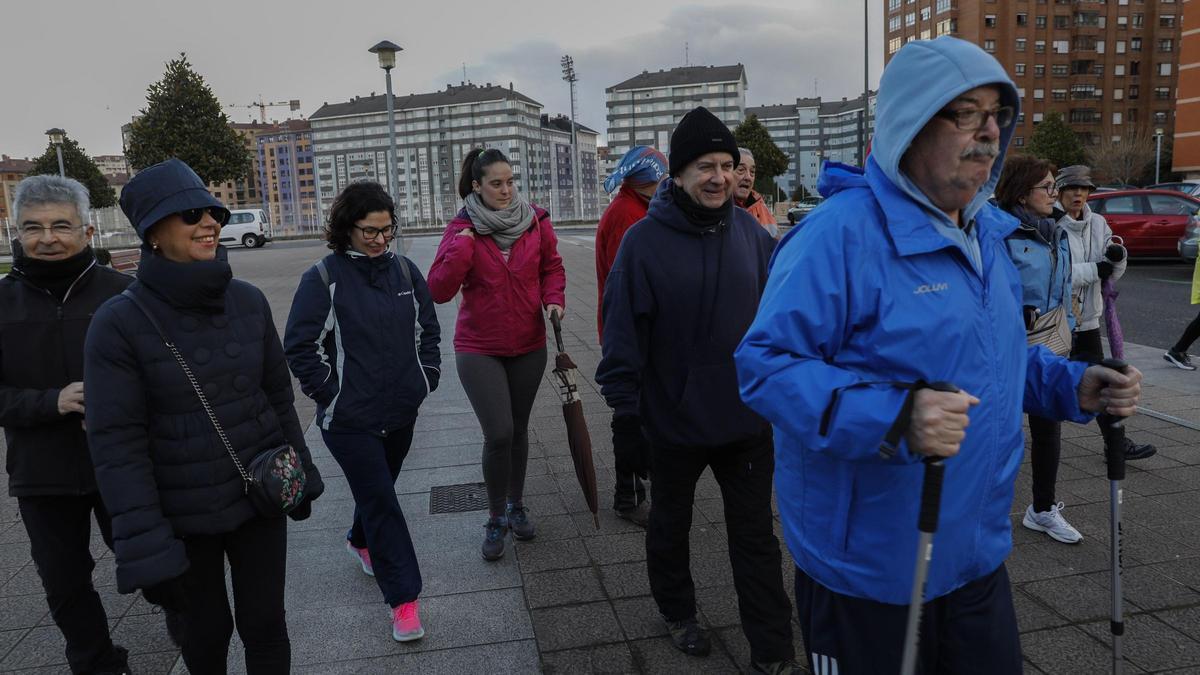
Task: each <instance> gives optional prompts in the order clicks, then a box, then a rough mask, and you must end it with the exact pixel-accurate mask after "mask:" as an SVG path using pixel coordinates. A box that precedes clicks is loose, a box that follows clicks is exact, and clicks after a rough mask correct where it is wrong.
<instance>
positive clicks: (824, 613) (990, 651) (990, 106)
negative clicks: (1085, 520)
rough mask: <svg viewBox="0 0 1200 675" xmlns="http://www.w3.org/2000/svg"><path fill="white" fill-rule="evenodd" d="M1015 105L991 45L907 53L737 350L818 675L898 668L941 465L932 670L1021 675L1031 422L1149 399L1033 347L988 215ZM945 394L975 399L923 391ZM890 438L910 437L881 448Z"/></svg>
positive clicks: (1015, 280)
mask: <svg viewBox="0 0 1200 675" xmlns="http://www.w3.org/2000/svg"><path fill="white" fill-rule="evenodd" d="M1018 106H1019V100H1018V95H1017V91H1016V87H1015V86H1014V85H1013V84H1012V82H1011V81H1010V80H1009V78H1008V76H1007V74H1006V73H1005V71H1004V69H1003V68H1002V67H1001V66H1000V64H999V63H997V62H996V60H995V59H994V58H992V57H991V56H989V55H988V54H986V53H985V52H984V51H983V50H981V49H980V48H979V47H977V46H975V45H972V44H970V43H967V42H964V41H962V40H958V39H955V38H950V37H942V38H938V39H936V40H933V41H921V42H913V43H910V44H908V45H905V46H904V48H903V49H901V50H900V51H899V52H898V53H897V54H896V55H895V57H894V58H893V59H892V61H891V63H890V64H889V65H888V67H887V69H886V70H885V71H884V74H883V78H882V80H881V82H880V88H879V99H878V106H877V109H876V114H877V118H876V119H877V126H876V133H875V138H874V142H873V145H872V147H873V154H872V155H871V157H870V159H869V161H868V162H867V168H866V170H865V172H864V171H863V170H861V169H857V168H852V167H847V166H841V165H836V164H827V165H826V166H825V169H824V172H823V174H822V178H821V185H820V189H821V192H822V194H823V195H825V197H826V200H825V201H824V202H823V203H822V205H821V206H820V207H818V208H817V209H816V210H814V211H813V212H812V213H811V214H809V216H808V217H807V218H806V219H805V224H804V227H803V228H801V229H799V230H798V231H794V232H791V233H789V234H788V236H787V237H785V238H784V240H783V242H782V243H781V244H780V247H779V249H778V250H777V251H776V253H775V255H774V258H773V260H772V262H771V269H770V277H769V281H768V283H767V288H766V291H765V293H764V295H763V299H762V301H761V303H760V306H759V311H758V315H757V316H756V318H755V321H754V323H753V325H752V326H751V327H750V330H749V331H748V333H747V334H746V336H745V338H744V340H743V341H742V343H741V345H740V346H739V347H738V350H737V353H736V358H737V364H738V370H739V381H740V384H741V392H742V397H743V399H744V400H745V401H746V402H747V403H748V404H749V405H750V406H751V407H752V408H753V409H755V410H756V411H758V412H759V413H760V414H762V415H763V416H764V417H766V418H767V419H768V420H770V421H771V423H772V424H773V425H774V427H775V439H776V480H775V487H776V497H777V500H778V504H779V513H780V517H781V519H782V521H783V526H784V535H785V538H786V539H787V543H788V546H789V548H790V549H791V552H792V555H793V557H794V558H795V560H796V565H797V569H796V605H797V611H798V614H799V620H800V625H801V629H802V632H803V637H804V643H805V647H806V648H807V650H808V655H809V659H810V662H811V663H812V666H813V668H814V670H817V672H841V673H895V672H896V671H897V670H898V669H899V665H900V658H901V654H902V651H903V639H904V626H905V618H906V615H907V609H908V608H907V607H906V605H907V603H908V600H909V594H910V592H911V588H912V581H913V573H914V560H915V557H916V548H917V531H916V527H915V526H916V523H917V507H918V502H919V499H920V498H919V495H920V491H921V482H922V477H923V469H922V467H921V464H920V460H921V459H923V458H924V457H928V456H936V457H943V458H949V459H948V460H947V461H946V464H945V467H946V472H945V487H944V491H943V494H942V498H941V520H940V524H939V529H938V532H937V534H936V536H935V538H934V556H933V560H932V563H931V566H930V570H929V578H928V584H927V586H926V596H925V599H926V603H927V606H926V608H925V611H924V613H923V618H922V625H921V633H920V634H921V651H920V660H921V669H922V672H926V673H964V672H970V673H1006V674H1007V673H1019V672H1021V668H1022V665H1021V654H1020V645H1019V641H1018V637H1017V627H1016V617H1015V613H1014V610H1013V605H1012V597H1011V591H1010V589H1009V585H1008V576H1007V573H1006V572H1005V569H1004V559H1005V558H1006V557H1007V556H1008V553H1009V551H1010V550H1011V548H1012V535H1011V523H1010V521H1009V511H1010V507H1011V505H1012V500H1013V482H1014V479H1015V477H1016V474H1017V470H1018V468H1019V466H1020V463H1021V458H1022V451H1023V446H1024V443H1023V439H1022V434H1021V412H1022V408H1024V410H1025V411H1028V412H1031V413H1034V414H1037V415H1041V416H1043V417H1047V418H1052V419H1070V420H1074V421H1080V422H1082V421H1086V420H1087V419H1089V418H1090V414H1091V412H1095V411H1099V410H1100V409H1102V408H1104V409H1106V410H1107V411H1108V412H1110V413H1113V414H1118V415H1128V414H1132V412H1133V409H1134V406H1135V404H1136V401H1137V398H1138V396H1139V394H1140V391H1141V388H1140V380H1141V374H1140V373H1138V372H1137V371H1136V370H1135V369H1132V368H1131V369H1129V370H1128V371H1127V372H1126V373H1125V374H1122V373H1119V372H1117V371H1114V370H1109V369H1107V368H1102V367H1099V366H1092V367H1088V366H1087V364H1082V363H1072V362H1069V361H1066V360H1064V359H1061V358H1058V357H1055V356H1053V355H1051V354H1050V352H1049V351H1047V350H1045V349H1044V348H1042V347H1036V348H1027V347H1026V342H1025V328H1024V324H1023V322H1022V316H1021V300H1020V298H1021V289H1020V279H1019V277H1018V275H1017V272H1016V269H1015V267H1014V266H1013V264H1012V262H1011V260H1010V259H1009V257H1008V255H1007V253H1006V251H1005V243H1004V240H1005V237H1006V236H1007V235H1008V234H1010V233H1011V232H1012V231H1013V230H1014V229H1016V227H1017V221H1016V220H1015V219H1014V218H1012V217H1011V216H1009V215H1007V214H1005V213H1003V212H1001V211H1000V210H999V209H998V208H996V207H994V206H991V205H989V204H987V199H988V197H989V195H990V194H991V192H992V189H993V188H994V187H995V185H996V182H997V180H998V179H999V175H1000V169H1001V164H1002V162H1003V156H1004V151H1005V149H1006V148H1007V146H1008V143H1009V140H1010V138H1011V136H1012V133H1013V129H1012V122H1013V120H1014V119H1015V117H1016V114H1017V109H1018ZM937 381H946V382H950V383H953V384H954V385H956V386H957V387H958V388H959V389H960V390H961V391H959V392H957V393H953V392H943V391H936V390H934V389H931V388H921V387H920V386H919V385H917V386H915V387H914V386H913V384H914V383H919V382H937ZM910 396H911V399H910V398H909V397H910ZM906 402H907V403H909V404H911V415H906V414H904V413H902V412H901V411H902V409H905V408H907V407H908V406H906V405H905V404H906ZM968 424H970V428H969V429H968V428H967V425H968ZM893 427H896V429H905V428H906V429H907V430H906V431H905V432H904V433H903V434H901V435H899V437H894V440H895V441H896V442H894V443H885V442H884V441H885V440H887V439H888V437H889V436H894V434H896V433H898V432H896V431H893ZM889 432H892V433H889Z"/></svg>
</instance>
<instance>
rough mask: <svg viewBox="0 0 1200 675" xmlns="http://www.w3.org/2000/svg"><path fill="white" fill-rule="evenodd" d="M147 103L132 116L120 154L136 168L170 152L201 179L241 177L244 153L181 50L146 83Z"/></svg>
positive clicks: (247, 158)
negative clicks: (126, 144)
mask: <svg viewBox="0 0 1200 675" xmlns="http://www.w3.org/2000/svg"><path fill="white" fill-rule="evenodd" d="M146 102H147V103H148V105H147V106H146V108H145V109H144V110H142V111H141V113H142V115H141V117H139V118H137V119H136V120H134V122H133V125H132V129H131V132H130V138H129V147H128V148H127V149H126V157H127V158H128V159H129V164H130V165H131V166H132V167H133V168H134V169H136V170H140V169H144V168H146V167H147V166H150V165H151V164H156V163H158V162H161V161H163V160H166V159H170V158H171V157H178V158H179V159H181V160H183V161H184V162H186V163H187V164H188V166H190V167H192V169H193V170H194V171H195V172H196V173H197V174H198V175H199V176H200V178H201V179H202V180H204V181H205V182H208V183H223V182H225V181H229V180H237V179H240V178H244V177H246V175H247V174H248V173H249V172H250V153H249V152H248V151H247V150H246V147H245V145H243V143H242V138H241V137H240V136H239V135H238V133H237V132H236V131H234V130H233V128H232V127H230V126H229V117H228V116H226V115H225V113H224V111H222V110H221V103H220V102H219V101H218V100H217V97H216V96H215V95H214V94H213V92H212V89H211V88H210V87H209V86H208V84H206V83H205V82H204V78H203V77H201V76H200V75H199V74H198V73H197V72H196V71H195V70H192V64H191V63H189V62H188V59H187V54H180V55H179V58H178V59H175V60H174V61H171V62H169V63H167V70H166V72H165V73H163V78H162V79H161V80H159V81H158V82H155V83H154V84H152V85H150V87H149V88H148V89H147V93H146Z"/></svg>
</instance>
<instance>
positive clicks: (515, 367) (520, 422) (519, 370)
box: [454, 347, 546, 516]
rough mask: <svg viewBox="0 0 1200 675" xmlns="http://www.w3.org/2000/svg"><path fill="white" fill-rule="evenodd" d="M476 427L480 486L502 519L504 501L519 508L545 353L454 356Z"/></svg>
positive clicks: (496, 514) (494, 512)
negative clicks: (479, 430)
mask: <svg viewBox="0 0 1200 675" xmlns="http://www.w3.org/2000/svg"><path fill="white" fill-rule="evenodd" d="M454 357H455V362H456V364H457V366H458V379H459V380H460V381H462V385H463V389H465V390H466V392H467V398H468V399H470V400H471V407H472V408H474V409H475V416H476V417H478V418H479V426H480V427H482V429H483V481H484V483H486V484H487V492H488V509H489V510H490V511H491V515H492V516H501V515H504V504H505V501H509V502H513V503H518V502H520V501H521V498H522V496H523V495H522V493H523V492H524V490H525V467H526V465H527V464H528V463H529V414H530V413H531V412H532V411H533V400H534V398H535V397H536V396H537V390H538V386H539V385H540V384H541V381H542V375H544V374H545V372H546V348H545V347H543V348H541V349H539V350H537V351H535V352H529V353H528V354H522V355H520V356H488V355H486V354H471V353H467V352H458V353H457V354H455V355H454Z"/></svg>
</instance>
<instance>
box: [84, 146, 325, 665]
mask: <svg viewBox="0 0 1200 675" xmlns="http://www.w3.org/2000/svg"><path fill="white" fill-rule="evenodd" d="M121 209H122V210H123V211H124V212H125V215H126V216H128V217H129V221H130V222H131V223H132V224H133V226H134V228H135V229H136V230H137V233H138V236H140V237H141V238H142V259H141V264H140V266H139V268H138V271H137V281H135V282H134V283H133V284H132V285H131V286H130V287H129V292H131V293H132V294H133V296H135V297H136V300H137V302H136V303H135V302H134V299H133V298H130V297H127V296H124V295H119V296H116V297H114V298H113V299H111V300H110V301H108V302H107V303H105V304H104V305H103V306H102V307H101V308H100V309H99V310H98V311H97V312H96V316H95V318H94V319H93V321H92V324H91V328H90V330H89V331H88V336H87V342H86V346H85V350H84V351H85V356H84V359H85V361H84V364H85V365H84V373H85V374H84V386H85V387H92V389H90V390H89V391H102V392H105V395H104V396H102V397H96V398H91V399H90V400H89V401H88V405H87V412H86V419H87V429H88V442H89V445H90V447H91V453H92V459H93V461H94V463H95V465H96V482H97V483H98V485H99V488H100V493H101V495H102V496H103V498H104V502H105V504H106V505H107V506H108V508H109V511H110V512H111V513H112V518H113V540H114V550H115V551H116V558H117V588H118V590H119V591H120V592H122V593H132V592H133V591H135V590H138V589H141V591H142V595H143V596H144V597H145V598H146V600H147V601H149V602H151V603H153V604H156V605H159V606H160V607H162V609H163V610H164V612H165V615H166V620H167V629H168V631H169V632H170V634H171V637H172V639H174V640H175V642H176V643H177V644H179V645H180V647H181V648H182V651H183V660H184V663H185V664H186V665H187V667H188V670H189V671H190V672H192V673H224V672H226V669H227V665H226V663H227V657H228V652H229V640H230V637H231V636H232V633H233V628H234V624H235V622H234V617H233V616H231V615H230V607H229V597H228V594H227V592H226V590H225V562H226V560H228V562H229V567H230V571H231V576H232V579H233V603H234V607H235V612H234V614H235V615H236V626H237V630H238V635H239V636H240V637H241V639H242V643H243V644H244V645H245V653H246V670H247V672H249V673H286V672H288V670H289V668H290V666H291V646H290V643H289V641H288V633H287V625H286V623H285V621H284V604H283V590H284V574H285V563H286V549H287V527H286V521H285V520H284V519H283V518H282V517H280V518H266V517H262V516H259V515H258V514H257V513H256V512H255V509H254V506H253V505H252V504H251V502H250V499H249V497H247V494H246V490H245V487H244V484H243V481H242V478H241V475H240V474H239V472H238V468H237V466H235V464H234V462H233V458H232V457H230V456H229V454H228V452H227V450H226V449H225V445H224V443H223V441H222V439H221V438H219V437H218V434H217V432H216V430H215V428H214V426H213V424H212V422H211V420H210V419H209V418H208V415H207V414H206V413H205V411H204V409H203V406H202V404H201V402H200V400H199V397H198V396H197V395H196V392H195V391H194V389H193V386H192V384H191V383H190V382H189V379H188V377H187V376H185V374H184V372H183V370H182V368H181V367H180V365H179V363H177V362H176V361H175V359H174V357H173V356H172V354H171V353H170V351H169V350H168V348H167V346H166V345H165V344H164V342H163V338H162V337H161V336H160V334H159V332H158V329H156V328H155V326H154V324H153V323H152V321H151V318H150V316H153V317H154V319H155V320H157V323H158V324H159V325H160V326H161V327H162V329H163V330H164V331H165V333H166V336H167V338H168V339H170V340H171V341H172V343H173V344H174V345H175V347H176V348H177V349H178V350H179V352H180V354H181V355H182V356H183V358H184V360H185V361H186V362H187V363H188V366H189V368H190V369H191V370H192V372H193V373H194V376H195V380H196V386H198V387H199V388H200V389H201V390H202V391H203V392H204V395H205V397H206V398H207V399H208V402H209V404H210V405H211V407H212V409H213V411H214V413H215V415H216V417H217V418H218V420H219V421H220V424H221V427H222V428H223V429H224V433H225V435H226V436H227V438H228V441H229V444H230V445H231V446H232V448H233V449H234V451H235V452H236V453H237V455H238V457H239V459H240V461H241V463H242V464H243V465H247V466H248V465H249V464H250V462H251V460H252V459H253V458H254V456H255V455H256V454H258V453H259V452H261V451H262V450H266V449H268V448H273V447H276V446H279V445H282V444H284V443H288V444H290V445H291V446H292V447H293V448H295V449H296V451H297V452H298V453H299V455H300V457H301V461H302V463H303V465H304V469H305V472H306V474H307V484H306V486H305V494H306V499H305V501H304V502H302V503H301V504H300V505H299V506H298V507H296V509H295V510H293V511H292V512H290V513H289V514H288V515H289V517H291V518H293V519H295V520H303V519H305V518H307V517H308V516H309V515H310V514H311V513H312V506H311V502H312V501H313V500H315V499H316V498H317V497H319V496H320V494H321V492H322V491H323V490H324V484H323V483H322V482H321V475H320V473H319V472H318V471H317V469H316V467H314V466H313V463H312V456H311V455H310V454H309V451H308V447H307V446H306V445H305V443H304V434H303V431H302V430H301V428H300V422H299V420H298V419H297V416H296V410H295V408H294V407H293V394H292V382H291V377H290V375H289V374H288V368H287V362H286V361H285V359H284V355H283V347H282V345H281V344H280V340H279V335H278V333H277V332H276V330H275V324H274V323H273V322H272V320H271V309H270V307H269V306H268V304H267V299H266V297H265V296H264V295H263V294H262V292H261V291H260V290H258V289H257V288H255V287H254V286H251V285H250V284H248V283H246V282H244V281H239V280H236V279H233V278H232V277H233V273H232V270H231V269H230V267H229V263H228V262H227V261H226V258H225V252H224V249H222V248H221V247H219V246H218V244H217V242H218V240H219V235H220V231H221V226H222V225H223V224H224V223H225V222H227V221H228V219H229V210H228V209H226V208H225V207H224V206H223V205H222V204H221V202H219V201H218V200H217V199H215V198H214V197H213V196H212V195H211V194H209V192H208V189H207V188H206V187H205V185H204V182H203V181H202V180H200V177H199V176H197V175H196V173H195V172H194V171H192V169H191V168H190V167H189V166H188V165H187V164H185V163H183V162H181V161H180V160H178V159H170V160H167V161H165V162H162V163H160V164H155V165H154V166H151V167H148V168H146V169H145V170H143V171H141V172H140V173H138V174H137V175H136V176H134V177H133V179H132V180H130V182H129V184H128V185H126V186H125V190H124V191H123V192H122V194H121ZM139 304H140V305H142V306H143V307H144V309H143V307H139V306H138V305H139Z"/></svg>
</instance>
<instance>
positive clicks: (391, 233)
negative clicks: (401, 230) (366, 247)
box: [354, 225, 396, 241]
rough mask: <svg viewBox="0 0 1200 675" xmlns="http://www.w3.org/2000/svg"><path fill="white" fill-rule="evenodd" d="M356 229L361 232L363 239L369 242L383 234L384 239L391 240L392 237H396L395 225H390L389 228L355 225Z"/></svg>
mask: <svg viewBox="0 0 1200 675" xmlns="http://www.w3.org/2000/svg"><path fill="white" fill-rule="evenodd" d="M354 227H355V229H357V230H358V231H359V232H362V234H363V238H364V239H366V240H367V241H371V240H373V239H375V238H376V237H378V236H379V235H381V234H382V235H383V238H384V239H391V238H392V237H395V236H396V226H395V225H388V226H387V227H359V226H358V225H355V226H354Z"/></svg>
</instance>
